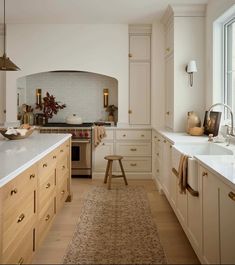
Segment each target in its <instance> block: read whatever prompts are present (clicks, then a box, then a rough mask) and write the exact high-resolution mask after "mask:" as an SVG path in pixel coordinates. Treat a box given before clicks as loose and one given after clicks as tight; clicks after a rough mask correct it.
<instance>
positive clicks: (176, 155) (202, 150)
mask: <svg viewBox="0 0 235 265" xmlns="http://www.w3.org/2000/svg"><path fill="white" fill-rule="evenodd" d="M182 154H185V155H188V156H189V158H188V185H189V186H190V187H191V188H192V189H193V190H195V191H198V167H197V161H196V159H195V158H194V156H196V155H211V156H213V155H233V151H232V150H229V149H228V148H226V147H224V146H220V145H218V144H214V143H180V144H176V145H174V146H173V148H172V166H173V167H174V168H175V169H176V170H178V166H179V162H180V157H181V155H182Z"/></svg>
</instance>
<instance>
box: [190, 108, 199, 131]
mask: <svg viewBox="0 0 235 265" xmlns="http://www.w3.org/2000/svg"><path fill="white" fill-rule="evenodd" d="M194 127H201V120H200V117H199V116H198V115H197V113H196V112H194V111H189V112H188V118H187V128H186V131H187V133H190V132H189V131H190V129H191V128H194Z"/></svg>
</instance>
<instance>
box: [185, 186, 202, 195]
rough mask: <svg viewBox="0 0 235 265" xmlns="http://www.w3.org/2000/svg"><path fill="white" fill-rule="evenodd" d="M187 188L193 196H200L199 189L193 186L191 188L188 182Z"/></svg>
mask: <svg viewBox="0 0 235 265" xmlns="http://www.w3.org/2000/svg"><path fill="white" fill-rule="evenodd" d="M186 188H187V190H188V192H189V193H190V194H191V195H192V196H194V197H198V196H199V192H198V191H196V190H194V189H193V188H191V187H190V186H189V185H188V184H187V187H186Z"/></svg>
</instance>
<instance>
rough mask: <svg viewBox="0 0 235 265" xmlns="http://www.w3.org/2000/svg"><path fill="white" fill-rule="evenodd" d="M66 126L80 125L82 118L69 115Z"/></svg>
mask: <svg viewBox="0 0 235 265" xmlns="http://www.w3.org/2000/svg"><path fill="white" fill-rule="evenodd" d="M66 123H67V124H82V118H81V117H79V116H77V115H76V114H73V115H70V116H68V117H66Z"/></svg>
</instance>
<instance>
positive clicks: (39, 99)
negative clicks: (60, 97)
mask: <svg viewBox="0 0 235 265" xmlns="http://www.w3.org/2000/svg"><path fill="white" fill-rule="evenodd" d="M36 104H37V105H41V104H42V90H41V89H40V88H37V89H36Z"/></svg>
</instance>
